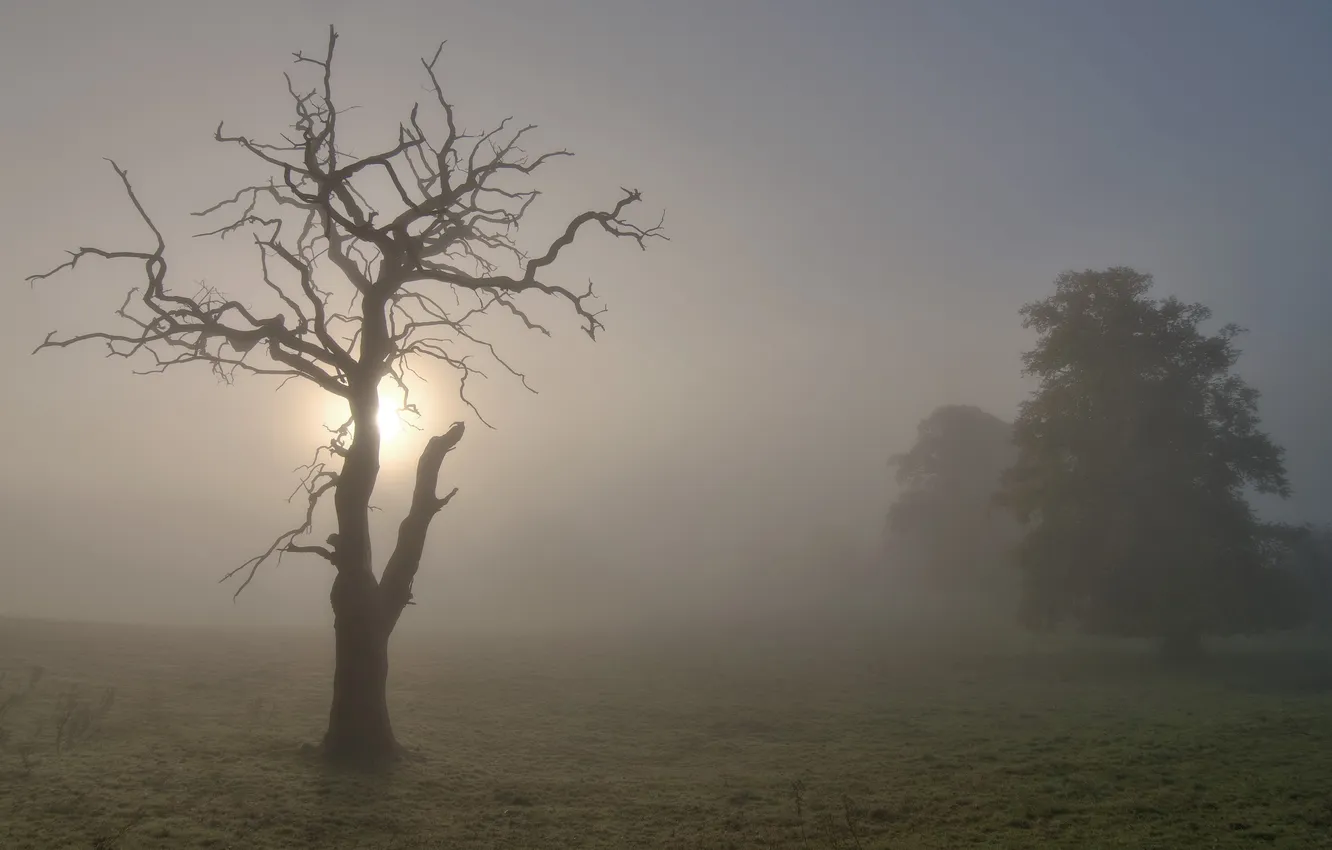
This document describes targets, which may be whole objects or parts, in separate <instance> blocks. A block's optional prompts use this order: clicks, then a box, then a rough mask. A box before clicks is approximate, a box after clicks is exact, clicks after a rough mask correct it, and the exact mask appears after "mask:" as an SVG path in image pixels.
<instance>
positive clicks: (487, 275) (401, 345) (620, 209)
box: [29, 27, 664, 763]
mask: <svg viewBox="0 0 1332 850" xmlns="http://www.w3.org/2000/svg"><path fill="white" fill-rule="evenodd" d="M337 39H338V34H337V32H336V31H334V30H333V28H332V27H330V28H329V36H328V45H327V50H326V52H325V53H324V55H323V57H322V58H316V57H312V56H306V55H304V54H301V53H296V54H295V61H296V63H297V64H298V65H299V66H301V67H302V68H309V69H312V70H313V71H314V72H316V74H317V76H318V78H319V79H318V83H317V84H316V85H315V86H314V87H313V88H311V89H309V90H298V89H297V88H296V85H295V83H294V82H293V81H292V78H291V76H290V75H288V76H287V89H288V91H289V92H290V95H291V99H292V102H293V106H294V110H295V122H294V124H293V125H292V127H291V130H290V132H288V133H285V134H283V135H282V136H281V141H278V142H263V141H257V140H255V139H253V138H251V137H249V136H244V135H237V134H231V133H228V132H227V131H226V130H225V129H224V127H223V125H221V124H219V125H218V128H217V131H216V133H215V139H216V140H217V141H218V142H222V143H224V144H228V145H236V146H238V147H240V148H241V149H242V150H244V151H245V152H246V153H248V154H249V155H251V156H252V157H253V158H254V159H256V160H258V161H259V163H261V164H262V165H263V166H265V168H266V170H267V171H268V172H269V178H268V179H267V180H266V181H265V182H262V183H257V184H255V185H252V186H247V187H245V188H242V189H240V190H239V191H237V192H236V193H235V194H234V195H232V196H231V197H229V198H226V199H224V200H222V201H220V202H219V203H217V204H214V205H213V206H211V207H209V208H207V209H205V210H203V211H202V212H200V213H196V215H200V216H210V217H217V216H223V217H224V218H223V220H221V221H219V222H217V223H216V224H215V225H214V226H212V227H210V228H209V229H208V230H207V232H206V233H203V234H200V235H201V236H218V237H227V236H229V235H232V234H237V233H241V232H245V233H248V234H250V235H252V237H253V239H254V244H255V246H256V247H257V254H258V279H259V280H260V281H262V283H263V284H264V286H265V287H266V288H267V290H268V292H269V293H271V296H272V297H271V299H270V301H271V311H265V310H260V309H258V308H251V307H248V306H246V305H244V304H242V303H240V302H239V301H237V300H233V299H230V298H228V297H227V296H226V295H225V294H223V293H221V292H219V291H218V290H216V289H215V288H211V287H206V286H201V287H199V288H198V289H197V290H194V291H192V292H188V293H186V292H182V291H179V290H177V289H175V288H173V286H172V282H171V281H170V280H169V278H168V266H167V260H166V243H165V241H164V239H163V237H162V234H161V232H160V231H159V230H158V228H157V227H156V226H155V225H154V224H153V221H152V219H151V218H150V216H149V214H148V212H147V211H146V209H145V207H144V204H143V203H142V202H141V201H140V199H139V197H138V196H137V195H136V194H135V191H134V188H133V186H132V185H131V183H130V179H129V175H128V174H127V172H126V171H125V169H123V168H121V167H120V166H119V165H116V164H115V163H114V162H113V163H112V167H113V168H114V169H115V172H116V174H117V175H118V176H119V178H120V180H121V182H122V183H123V184H124V187H125V191H126V193H127V194H128V196H129V199H130V202H131V203H132V204H133V206H134V208H135V210H136V211H137V212H138V215H139V217H140V218H141V219H142V220H143V223H144V224H145V225H146V226H147V227H148V229H149V230H150V231H151V232H152V235H153V237H154V238H155V240H156V244H155V246H154V247H153V248H152V249H151V250H148V251H132V250H124V251H106V250H102V249H99V248H79V249H78V250H76V251H73V252H70V254H71V255H70V259H69V260H68V261H66V262H65V263H63V264H62V265H60V266H58V267H57V268H55V269H53V270H51V271H50V272H47V273H45V274H40V275H34V276H33V277H32V278H30V279H29V280H33V281H35V280H40V279H43V278H47V277H50V276H51V275H53V274H55V273H57V272H60V271H62V270H68V269H73V268H74V267H75V266H76V265H78V264H79V263H80V261H82V260H84V259H85V258H90V257H96V258H103V259H108V260H131V261H135V262H138V263H142V264H143V270H144V276H145V280H144V283H143V284H142V285H141V286H139V287H136V288H135V289H132V290H131V291H130V292H129V293H128V294H127V295H126V296H125V300H124V302H123V303H122V304H121V306H120V308H119V310H118V311H117V315H118V316H119V317H120V319H122V320H123V322H124V323H125V325H126V329H125V330H124V331H123V332H112V331H95V332H92V333H84V334H79V335H76V336H71V337H64V338H61V337H57V336H56V335H55V334H54V333H52V334H50V335H48V336H47V338H46V340H45V341H44V342H43V343H42V344H41V345H40V346H38V350H41V349H43V348H51V347H65V346H70V345H74V344H78V343H83V342H94V341H97V342H102V343H104V344H105V345H106V347H107V348H108V349H109V351H110V353H111V354H112V355H115V356H119V357H125V358H146V359H148V360H149V361H151V365H149V366H148V367H147V369H145V370H143V371H148V372H160V371H164V370H166V369H171V368H175V367H178V366H182V365H185V364H205V365H207V366H208V367H210V368H211V369H212V371H213V372H214V373H215V374H217V375H218V376H219V377H221V378H222V379H224V380H226V381H231V380H233V379H234V378H235V377H236V376H237V375H238V374H240V373H251V374H256V375H271V376H277V377H280V378H283V379H284V382H285V380H288V379H301V380H306V381H309V382H310V383H312V384H314V385H315V386H317V387H319V388H320V389H321V390H323V391H324V392H327V393H330V394H332V395H334V396H337V397H339V398H341V399H344V400H345V401H346V403H347V405H348V411H349V415H348V417H347V420H346V421H345V422H344V423H343V424H342V425H341V427H339V428H338V429H336V430H335V431H334V432H333V436H332V438H331V439H330V441H329V442H328V444H327V445H324V446H320V447H319V448H318V449H317V450H316V452H315V455H314V458H313V459H312V460H311V462H310V464H309V465H308V466H306V467H304V468H303V473H304V474H303V478H302V483H301V486H302V488H303V489H304V493H305V497H306V504H305V514H304V520H303V522H301V523H300V524H299V525H298V526H296V527H295V528H292V529H290V530H288V531H286V532H284V533H282V534H281V535H279V536H278V537H277V538H276V539H275V540H274V541H273V542H272V544H271V545H269V546H268V547H267V549H265V550H264V551H263V552H261V553H260V554H258V555H257V556H255V557H254V558H252V559H250V560H249V561H246V562H245V563H244V564H242V565H241V566H239V567H237V568H236V569H235V570H232V571H231V572H230V573H228V574H227V577H226V578H231V577H236V579H237V580H238V582H239V586H238V587H237V589H236V593H237V594H239V593H240V592H241V591H242V590H244V589H245V587H247V586H248V585H249V583H250V582H251V581H252V580H253V578H254V576H255V573H256V571H257V570H258V569H259V568H260V567H261V566H262V565H264V564H266V563H268V562H269V561H271V560H274V559H276V558H280V557H281V556H282V555H283V554H285V553H301V554H309V555H315V556H318V557H321V558H324V559H326V560H327V561H329V562H330V563H331V564H333V566H334V567H335V568H336V571H335V573H336V574H335V577H334V580H333V587H332V592H331V594H330V601H331V604H332V607H333V613H334V631H335V646H336V667H335V672H334V680H333V699H332V707H331V710H330V713H329V720H328V730H327V732H326V734H325V736H324V741H323V743H324V751H325V753H326V754H327V755H328V756H330V757H332V758H335V759H339V760H348V761H351V762H356V763H374V762H379V761H381V760H383V759H385V758H391V757H393V756H394V755H396V754H397V753H398V751H399V748H398V744H397V742H396V740H395V738H394V734H393V729H392V725H391V723H390V720H389V714H388V708H387V704H386V699H385V695H386V683H387V676H388V644H389V637H390V635H391V634H392V632H393V629H394V627H395V625H396V624H397V622H398V619H399V617H400V616H401V614H402V611H403V609H404V608H405V606H407V605H408V604H409V603H410V602H411V601H412V583H413V579H414V578H415V576H416V573H417V569H418V567H419V565H420V560H421V553H422V549H423V547H424V545H425V540H426V533H427V531H428V529H429V526H430V523H431V519H432V518H433V517H434V515H435V514H436V513H437V512H439V511H440V510H441V509H442V508H443V507H444V506H445V505H447V504H448V503H449V500H450V499H451V498H452V497H453V496H454V494H455V493H456V492H457V490H456V489H455V490H453V491H451V492H449V493H448V494H447V495H445V496H443V497H440V496H438V495H437V492H436V486H437V482H438V478H439V472H440V466H441V464H442V463H443V460H444V457H445V455H446V454H448V453H449V451H451V450H452V449H453V448H454V447H455V446H456V445H457V444H458V441H459V440H460V439H461V438H462V436H463V423H461V422H457V423H454V424H453V426H452V427H450V428H448V429H447V430H446V431H444V432H443V433H441V434H438V435H437V436H434V437H432V438H430V440H429V441H428V443H427V445H426V447H425V449H424V450H423V451H422V453H421V456H420V460H419V462H418V466H417V472H416V484H415V489H414V491H413V494H412V501H411V505H410V508H409V510H408V512H407V516H406V517H405V518H404V519H403V520H402V523H401V525H400V527H399V529H398V535H397V541H396V545H395V546H394V548H393V550H392V554H391V555H390V556H389V557H388V559H387V562H386V563H385V565H384V567H383V570H382V571H381V573H380V574H379V575H378V576H376V573H375V565H374V562H373V560H372V555H371V540H370V523H369V511H370V499H371V495H372V493H373V492H374V489H375V482H376V479H377V476H378V473H379V461H380V458H379V455H380V434H379V428H378V425H377V422H376V416H377V413H378V407H379V397H378V388H379V386H380V384H381V382H383V381H386V380H387V381H392V382H395V383H396V385H397V386H398V388H399V389H400V391H401V392H402V398H403V408H404V409H406V410H410V411H412V412H416V408H415V406H414V405H413V404H412V403H411V401H410V398H409V397H408V394H407V386H406V384H405V383H404V379H405V376H406V375H407V374H408V373H409V372H412V371H413V368H414V365H415V364H419V363H420V362H421V361H428V360H433V361H438V362H440V363H443V364H445V365H446V366H447V367H451V368H452V369H454V370H456V371H457V373H458V374H459V386H460V395H461V396H462V399H463V401H464V402H466V403H467V404H468V405H469V406H470V404H471V403H470V402H469V401H468V400H467V395H466V391H465V387H466V383H467V380H468V378H470V377H472V376H474V375H479V374H481V373H480V372H478V370H477V368H476V367H475V366H473V365H472V354H473V353H476V352H478V351H479V353H481V354H482V355H484V356H486V357H489V358H490V359H491V360H492V361H493V362H495V363H498V364H499V365H500V366H501V367H503V368H504V369H506V370H507V371H508V372H509V373H511V374H512V375H514V376H516V377H518V378H519V379H520V380H522V375H521V374H520V373H519V372H518V371H517V370H515V369H513V368H512V367H511V366H510V365H509V364H508V363H507V362H506V361H505V360H504V358H503V357H502V356H501V355H500V353H499V352H498V351H496V349H495V347H494V346H493V345H492V344H491V343H490V342H488V341H487V340H486V339H484V338H483V337H482V336H480V335H478V333H477V332H476V331H475V329H474V326H473V320H475V319H476V318H477V317H479V316H480V315H481V314H494V313H499V314H505V315H508V316H510V317H511V318H512V319H513V320H515V321H517V322H519V323H521V324H522V326H525V327H526V328H528V329H531V330H535V331H539V332H541V333H543V334H547V335H548V334H549V331H548V330H547V329H546V328H545V327H543V326H542V325H541V324H539V323H537V322H536V321H534V320H533V319H532V318H530V317H529V315H528V313H527V312H525V309H524V307H523V306H522V301H521V299H522V298H525V297H533V296H538V297H539V296H544V297H545V298H547V299H549V300H553V301H555V302H558V303H562V304H564V305H566V306H567V307H568V308H569V309H571V310H572V312H573V313H574V315H575V316H576V317H577V318H578V320H579V322H580V324H581V326H582V329H583V330H584V331H585V332H586V333H587V334H588V335H589V336H590V337H593V338H594V339H595V337H596V333H597V331H598V330H600V329H601V328H602V323H601V318H600V316H601V314H602V312H603V311H602V310H600V309H598V308H597V307H596V304H595V299H594V298H593V294H592V289H591V285H590V284H589V286H588V289H587V290H586V291H583V292H574V291H571V290H569V289H566V288H565V287H563V286H560V285H558V284H556V283H552V282H549V280H548V278H547V277H546V275H547V274H548V271H549V269H550V268H551V267H552V266H553V265H554V264H555V263H556V261H557V260H559V259H560V256H561V254H562V252H563V251H564V250H565V249H566V248H568V246H569V245H571V244H572V243H573V242H574V240H575V238H576V237H577V236H578V235H579V234H580V233H581V232H582V231H583V230H584V229H585V228H587V227H592V228H595V229H599V230H601V231H603V232H604V233H606V234H608V235H610V236H611V237H614V238H617V239H630V240H633V241H634V242H636V243H637V244H638V245H639V247H646V243H647V242H648V240H650V239H653V238H664V235H663V233H662V230H661V222H660V221H658V223H657V224H656V225H654V226H646V227H645V226H640V225H637V224H634V223H632V222H630V221H629V220H628V219H627V218H626V217H625V213H626V211H627V210H628V209H629V208H630V207H632V206H633V205H635V204H636V203H638V202H639V200H640V197H641V196H640V194H639V192H638V191H636V190H622V191H623V195H622V196H621V197H620V198H619V200H618V201H617V202H616V203H615V204H614V205H613V206H611V207H610V208H609V209H606V210H600V211H598V210H592V211H588V212H584V213H582V214H580V215H577V216H575V217H574V218H573V219H571V220H570V221H569V222H568V223H567V225H566V226H565V227H564V229H563V230H562V231H561V232H560V233H559V235H558V236H557V237H556V238H555V239H554V240H553V241H552V242H550V243H549V244H548V245H546V246H544V247H543V248H542V249H541V250H540V251H539V252H537V253H529V252H527V251H525V250H524V249H523V248H521V247H520V246H519V243H518V242H517V241H516V240H515V232H516V230H517V228H518V225H519V223H520V222H521V221H522V219H523V217H524V214H525V213H526V212H527V211H528V209H529V208H530V206H531V205H532V203H533V202H534V201H535V200H536V198H537V196H538V194H539V193H538V191H536V190H534V189H530V188H526V186H525V185H524V182H525V181H524V180H523V178H527V177H530V176H531V175H532V174H533V173H534V172H536V170H537V169H538V168H540V167H541V166H542V165H544V164H546V163H547V162H549V161H551V160H552V159H554V158H557V157H562V156H567V155H569V154H568V152H567V151H564V150H556V151H551V152H547V153H542V154H540V155H530V154H528V153H527V152H526V151H525V150H524V149H523V147H522V143H523V141H524V138H525V137H526V136H527V135H528V133H529V132H530V131H531V130H532V129H534V128H533V127H532V126H525V127H521V128H517V129H513V128H512V127H511V122H510V120H509V119H506V120H505V121H503V122H501V123H500V124H499V126H498V127H496V128H494V129H491V130H489V131H487V132H483V133H478V134H468V133H466V132H463V131H462V130H461V129H460V128H459V125H458V123H457V122H456V120H455V115H454V108H453V106H452V105H451V104H450V103H449V101H448V100H447V99H446V98H445V94H444V90H443V88H442V86H441V84H440V81H439V78H438V75H437V73H436V66H437V63H438V61H439V57H440V55H441V52H442V50H443V44H441V45H440V49H439V50H437V51H436V52H435V54H434V57H433V58H431V59H422V60H421V63H422V66H423V68H424V71H425V75H426V77H427V78H428V81H429V84H430V90H431V92H432V93H433V101H434V102H433V104H431V108H432V109H433V111H435V112H436V114H437V116H438V123H439V124H440V125H441V126H440V128H439V129H438V130H437V131H432V132H427V130H426V129H425V128H424V127H423V120H424V119H423V118H422V116H421V114H420V113H421V110H420V105H419V104H418V105H416V106H413V108H412V110H411V113H410V115H409V117H408V118H407V120H406V121H405V122H403V123H401V124H399V126H398V127H397V131H396V137H397V138H396V141H395V142H394V143H393V144H392V145H391V146H388V147H387V148H386V149H385V150H383V151H381V152H379V153H376V154H373V155H371V156H364V157H359V158H358V157H354V156H352V155H350V154H349V153H347V152H346V151H345V150H344V149H343V147H342V146H340V144H339V130H340V128H341V126H342V119H343V115H344V114H345V112H346V111H347V110H346V109H342V110H340V109H339V107H338V106H336V105H335V100H334V89H333V82H332V77H333V54H334V47H335V45H336V43H337ZM371 197H374V198H376V199H377V200H376V202H375V203H372V202H371V200H370V198H371ZM344 304H346V305H349V306H345V307H344V306H341V305H344ZM524 385H525V381H524ZM473 410H474V411H475V408H473ZM477 416H478V417H480V414H479V412H478V413H477ZM482 421H484V420H482ZM326 497H331V499H332V502H333V507H334V512H335V515H336V523H337V531H336V533H334V534H331V535H329V536H328V538H327V540H326V542H325V543H323V544H319V543H317V542H315V543H312V542H307V540H306V535H307V534H309V533H311V532H312V530H313V525H314V518H315V511H316V508H317V507H318V506H319V505H320V504H321V502H322V500H324V499H325V498H326Z"/></svg>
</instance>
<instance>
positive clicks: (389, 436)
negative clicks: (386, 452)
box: [375, 390, 405, 444]
mask: <svg viewBox="0 0 1332 850" xmlns="http://www.w3.org/2000/svg"><path fill="white" fill-rule="evenodd" d="M400 406H401V401H400V400H399V399H395V398H394V397H393V396H392V395H390V394H388V393H386V392H384V391H383V390H380V391H379V413H378V414H377V415H376V416H375V422H376V423H377V424H378V425H379V441H380V442H381V443H384V444H387V443H391V442H393V441H394V440H395V439H397V438H398V437H400V436H401V435H402V432H403V431H404V430H405V426H404V425H403V422H402V414H401V412H400V411H399V408H400Z"/></svg>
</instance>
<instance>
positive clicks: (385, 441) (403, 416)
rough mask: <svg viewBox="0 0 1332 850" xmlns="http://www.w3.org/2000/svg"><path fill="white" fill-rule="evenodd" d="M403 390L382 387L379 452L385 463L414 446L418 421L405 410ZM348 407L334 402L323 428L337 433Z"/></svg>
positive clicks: (340, 400) (342, 401)
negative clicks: (410, 444)
mask: <svg viewBox="0 0 1332 850" xmlns="http://www.w3.org/2000/svg"><path fill="white" fill-rule="evenodd" d="M402 405H403V399H402V390H401V389H400V388H399V387H398V386H397V385H396V384H393V383H392V382H387V381H386V382H385V383H384V384H382V385H381V386H380V387H379V411H378V413H377V415H376V416H375V423H376V424H377V425H378V426H379V450H380V454H381V456H382V457H383V458H384V459H385V460H390V459H392V458H393V457H394V456H395V455H398V454H400V453H401V450H402V449H403V448H404V447H406V446H407V445H408V444H409V443H410V442H411V439H410V438H411V435H412V433H413V432H414V431H416V430H417V429H416V425H415V422H416V417H415V416H414V415H413V414H412V413H410V412H408V411H405V410H403V409H402ZM347 416H348V411H347V403H346V401H344V400H342V399H337V398H334V399H332V401H331V403H330V404H329V405H328V407H327V408H326V412H325V414H324V420H323V421H324V427H325V428H327V429H328V430H330V431H335V430H337V429H338V428H339V427H341V426H342V424H343V423H344V422H346V421H347Z"/></svg>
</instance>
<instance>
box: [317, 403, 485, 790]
mask: <svg viewBox="0 0 1332 850" xmlns="http://www.w3.org/2000/svg"><path fill="white" fill-rule="evenodd" d="M462 435H463V425H462V423H460V422H455V423H454V424H453V426H452V427H451V428H449V430H448V431H447V432H445V433H444V434H441V435H439V436H437V437H432V438H431V439H430V440H429V442H428V443H427V444H426V447H425V449H424V450H423V451H422V452H421V459H420V461H419V463H418V464H417V473H416V488H415V490H414V491H413V493H412V505H411V508H410V510H409V511H408V513H407V517H406V518H405V519H404V520H403V521H402V524H401V525H400V526H399V529H398V543H397V546H396V547H395V548H394V550H393V554H392V556H390V557H389V560H388V563H387V564H386V565H385V567H384V574H383V576H382V577H381V578H380V579H379V580H378V581H376V579H375V574H374V569H373V563H372V558H371V553H370V535H369V523H368V513H369V512H368V509H367V508H366V507H365V505H366V504H368V502H369V495H368V494H369V492H370V491H371V490H372V489H373V482H374V474H375V473H376V472H378V466H377V462H376V463H374V464H373V465H372V464H371V462H370V459H369V458H367V457H365V456H362V455H358V454H357V453H356V446H355V444H354V445H353V452H352V453H351V454H350V455H349V457H348V463H347V465H346V466H345V467H344V469H343V477H342V480H341V481H339V489H338V493H337V497H343V499H344V500H343V501H342V502H341V503H339V505H338V520H339V522H338V535H337V542H336V544H334V556H335V558H336V564H337V568H338V574H337V576H336V577H335V578H334V579H333V592H332V593H331V594H330V595H329V601H330V602H331V603H332V605H333V633H334V647H335V649H336V662H335V667H334V673H333V706H332V708H331V709H330V710H329V715H328V731H327V732H326V733H325V734H324V755H325V756H326V757H328V758H329V759H332V760H334V761H338V762H341V763H344V764H349V765H352V766H355V767H371V768H373V767H378V766H382V765H383V764H385V763H387V762H390V761H392V760H394V759H396V758H397V757H398V756H399V755H400V754H401V748H400V747H399V746H398V742H397V740H396V739H395V738H394V736H393V725H392V724H391V723H390V722H389V712H388V669H389V663H388V645H389V638H390V637H391V636H392V635H393V628H394V626H396V625H397V623H398V618H399V617H400V616H401V615H402V611H403V608H405V607H406V606H407V605H409V604H410V603H411V600H412V582H413V581H414V579H415V578H416V572H417V569H418V568H419V567H420V564H421V554H422V552H423V550H424V548H425V538H426V532H427V530H428V529H429V527H430V521H431V519H432V518H433V517H434V516H435V514H436V513H438V512H439V511H440V509H441V508H443V507H444V506H445V505H447V504H448V503H449V500H450V499H452V498H453V496H454V494H455V493H457V492H458V491H457V489H456V488H455V489H454V490H453V491H452V492H450V493H449V494H448V495H447V496H445V497H444V498H442V499H441V498H438V497H437V496H435V486H436V484H437V482H438V479H439V468H440V464H442V463H443V461H444V456H445V455H446V454H448V453H449V451H450V450H452V449H453V447H454V446H455V445H457V443H458V441H459V440H460V439H462ZM376 437H377V435H376ZM372 443H373V445H374V447H375V448H376V450H377V449H378V442H377V439H376V440H372ZM353 460H357V461H359V464H354V463H353V462H352V461H353Z"/></svg>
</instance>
